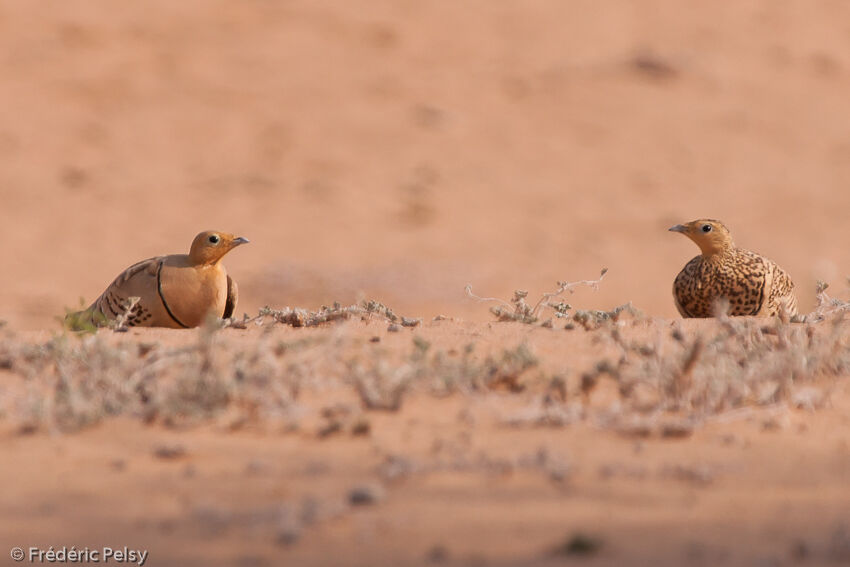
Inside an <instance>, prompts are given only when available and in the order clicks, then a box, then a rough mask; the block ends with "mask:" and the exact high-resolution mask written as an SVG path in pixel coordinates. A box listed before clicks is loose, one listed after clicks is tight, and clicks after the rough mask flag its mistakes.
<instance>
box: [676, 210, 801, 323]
mask: <svg viewBox="0 0 850 567" xmlns="http://www.w3.org/2000/svg"><path fill="white" fill-rule="evenodd" d="M670 230H671V231H673V232H681V233H682V234H684V235H685V236H687V237H688V238H690V239H691V240H693V241H694V242H695V243H696V244H697V246H699V248H700V250H701V251H702V254H701V255H699V256H697V257H696V258H694V259H693V260H691V261H690V262H688V263H687V264H686V265H685V267H684V268H683V269H682V271H681V272H679V275H678V276H676V280H675V281H674V282H673V297H674V299H675V301H676V307H677V308H678V309H679V313H681V314H682V317H712V316H713V315H714V309H715V303H716V302H717V301H718V300H722V299H725V300H727V301H728V302H729V311H728V313H729V315H755V316H759V317H772V316H776V315H780V314H781V313H782V312H783V311H785V312H786V313H787V314H788V315H789V316H793V315H796V313H797V298H796V297H795V296H794V282H792V281H791V278H790V277H788V274H787V273H785V271H784V270H783V269H782V268H780V267H779V266H777V265H776V264H775V263H773V262H772V261H771V260H768V259H767V258H765V257H764V256H760V255H758V254H756V253H755V252H750V251H749V250H744V249H743V248H738V247H737V246H735V244H734V243H733V242H732V236H731V235H730V234H729V229H727V228H726V226H724V225H723V223H722V222H720V221H716V220H711V219H699V220H695V221H691V222H689V223H686V224H677V225H676V226H674V227H671V228H670Z"/></svg>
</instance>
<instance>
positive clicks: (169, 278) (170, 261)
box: [159, 255, 227, 327]
mask: <svg viewBox="0 0 850 567" xmlns="http://www.w3.org/2000/svg"><path fill="white" fill-rule="evenodd" d="M159 288H160V294H161V296H162V300H163V302H164V303H165V304H166V306H167V307H168V309H169V311H170V312H171V314H172V315H173V317H174V318H175V319H177V321H178V323H180V324H182V325H183V326H186V327H197V326H199V325H201V324H202V323H203V322H204V319H205V318H206V317H207V315H208V314H210V313H212V314H213V315H215V316H216V317H221V316H222V314H223V313H224V306H225V303H226V301H227V272H226V271H225V269H224V267H223V266H221V265H220V264H213V265H204V266H193V265H191V264H190V263H189V259H188V256H182V255H180V256H169V257H167V258H166V259H165V261H164V262H163V265H162V270H161V272H160V282H159Z"/></svg>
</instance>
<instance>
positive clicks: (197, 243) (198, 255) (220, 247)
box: [189, 230, 248, 266]
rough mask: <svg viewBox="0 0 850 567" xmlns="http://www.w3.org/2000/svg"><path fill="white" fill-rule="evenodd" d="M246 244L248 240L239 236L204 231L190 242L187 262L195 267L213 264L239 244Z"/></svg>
mask: <svg viewBox="0 0 850 567" xmlns="http://www.w3.org/2000/svg"><path fill="white" fill-rule="evenodd" d="M247 243H248V239H247V238H242V237H241V236H238V237H237V236H233V235H232V234H228V233H227V232H219V231H217V230H205V231H204V232H202V233H200V234H198V236H196V237H195V240H193V241H192V247H191V248H190V249H189V260H191V262H192V263H193V264H194V265H196V266H197V265H204V264H215V263H217V262H218V261H219V260H221V259H222V258H223V257H224V255H225V254H227V253H228V252H230V251H231V250H233V249H234V248H236V247H237V246H239V245H240V244H247Z"/></svg>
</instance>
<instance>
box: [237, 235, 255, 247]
mask: <svg viewBox="0 0 850 567" xmlns="http://www.w3.org/2000/svg"><path fill="white" fill-rule="evenodd" d="M249 242H251V241H250V240H248V239H247V238H242V237H241V236H240V237H239V238H234V239H233V245H234V246H239V245H240V244H248V243H249Z"/></svg>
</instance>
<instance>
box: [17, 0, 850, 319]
mask: <svg viewBox="0 0 850 567" xmlns="http://www.w3.org/2000/svg"><path fill="white" fill-rule="evenodd" d="M0 72H2V76H3V81H2V87H0V220H2V223H0V242H2V244H1V245H0V266H2V268H0V319H5V320H7V321H8V322H9V323H10V324H12V325H13V326H14V327H16V328H24V329H27V328H32V329H35V328H54V327H55V328H58V326H57V323H56V320H55V317H57V316H59V315H61V314H62V313H63V308H64V307H74V306H77V305H78V303H79V299H80V297H83V298H85V300H86V302H87V303H88V302H90V301H92V300H93V299H94V298H95V297H96V296H97V295H98V294H99V293H100V292H101V291H102V290H103V288H104V287H105V286H106V285H107V284H108V283H109V282H110V281H111V280H112V278H114V277H115V275H116V274H117V273H118V272H120V271H121V270H122V269H124V268H125V267H127V266H128V265H130V264H132V263H134V262H135V261H137V260H141V259H143V258H147V257H150V256H154V255H158V254H165V253H176V252H185V251H186V250H187V249H188V246H189V243H190V242H191V240H192V237H193V236H194V235H195V234H196V233H197V232H199V231H200V230H203V229H208V228H215V229H219V230H225V231H229V232H233V233H236V234H239V235H241V236H245V237H247V238H249V239H251V244H250V245H249V246H246V247H244V248H240V249H238V250H236V251H235V252H233V253H232V254H231V255H229V256H228V257H227V259H226V262H225V264H226V266H227V268H228V270H229V272H230V273H231V274H232V275H233V276H234V277H235V278H236V279H237V281H238V282H239V285H240V291H241V305H240V308H239V312H240V313H241V312H242V311H247V312H249V313H251V314H255V313H256V309H257V308H258V307H261V306H262V305H265V304H269V305H272V306H275V307H283V306H285V305H290V306H296V305H297V306H301V307H308V308H315V307H318V306H320V305H321V304H327V303H331V302H333V301H340V302H343V303H350V302H353V301H355V300H357V299H358V298H360V297H369V298H375V299H378V300H381V301H383V302H384V303H386V304H388V305H390V306H392V307H394V308H395V309H396V311H398V312H401V313H403V314H406V315H411V316H423V317H427V318H430V317H432V316H434V315H436V314H444V315H449V316H459V317H464V318H470V319H487V318H489V317H490V316H489V314H488V313H487V310H486V307H485V306H482V305H480V304H476V303H473V302H471V301H470V300H468V299H466V298H465V297H464V294H463V288H464V286H465V285H466V284H467V283H470V284H472V286H473V290H474V291H475V292H476V293H479V294H481V295H487V296H499V297H504V298H509V297H510V295H511V294H512V291H513V290H514V289H517V288H522V289H527V290H529V291H530V292H531V296H532V297H536V296H537V295H538V294H539V293H542V292H543V291H549V290H551V289H553V288H554V287H555V282H556V281H557V280H577V279H585V278H593V277H595V276H596V275H597V274H598V272H599V270H600V269H601V268H602V267H607V268H609V269H610V272H609V274H608V276H607V277H606V280H605V282H604V284H603V286H602V289H601V290H600V291H599V292H596V293H594V292H590V291H582V292H579V293H577V294H576V296H575V297H574V298H573V303H574V305H576V306H581V307H584V308H606V309H607V308H610V307H613V306H615V305H618V304H621V303H624V302H626V301H632V302H634V304H635V305H636V306H638V307H639V308H641V309H643V310H644V311H646V312H648V313H650V314H653V315H658V316H669V317H672V316H676V311H675V308H674V306H673V302H672V298H671V294H670V288H671V285H672V281H673V278H674V277H675V275H676V273H677V272H678V270H679V269H681V267H682V266H683V265H684V264H685V262H687V261H688V260H689V259H690V258H691V257H693V256H694V255H696V253H697V248H696V246H695V245H694V244H692V243H691V242H689V241H688V240H687V239H685V238H683V237H682V236H680V235H676V234H671V233H668V232H667V228H668V227H669V226H671V225H673V224H676V223H678V222H682V221H687V220H692V219H694V218H699V217H712V218H718V219H721V220H723V221H724V222H725V223H726V224H727V225H728V226H729V227H730V228H731V230H732V232H733V235H734V236H735V239H736V241H737V243H738V244H740V245H742V246H744V247H747V248H750V249H753V250H756V251H758V252H761V253H763V254H765V255H767V256H769V257H771V258H773V259H774V260H776V261H777V262H778V263H779V264H780V265H782V266H783V267H785V268H786V270H788V271H789V272H790V273H791V275H792V277H793V278H794V279H795V281H796V282H797V285H798V287H799V288H800V296H801V307H802V308H803V309H809V308H810V307H811V306H812V305H813V295H814V294H813V286H814V281H815V280H816V279H825V280H828V281H831V282H832V283H833V284H834V285H836V286H840V285H841V284H842V282H843V280H844V276H845V274H847V273H850V248H848V246H847V243H848V240H850V223H848V222H847V221H846V219H847V211H848V210H850V209H848V206H850V191H848V182H850V103H848V101H850V4H848V3H846V2H841V1H839V0H823V1H812V0H795V1H791V0H783V1H778V0H770V1H768V0H764V1H735V2H731V1H730V2H713V3H702V4H700V3H688V4H687V5H685V4H682V3H681V2H676V1H673V0H668V1H663V0H619V1H615V0H612V1H609V2H604V3H603V2H597V1H593V0H575V1H564V0H522V1H519V0H517V1H495V2H494V1H493V0H462V1H448V0H446V1H436V2H420V1H417V0H371V1H366V0H349V1H345V2H340V1H322V0H279V1H273V0H242V1H240V2H225V1H203V2H201V1H191V0H181V1H179V2H174V1H173V0H148V1H146V2H137V3H120V4H116V3H115V2H111V1H109V0H101V1H81V2H73V3H70V2H59V1H53V2H46V3H44V2H38V3H36V2H16V1H2V2H0Z"/></svg>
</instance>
